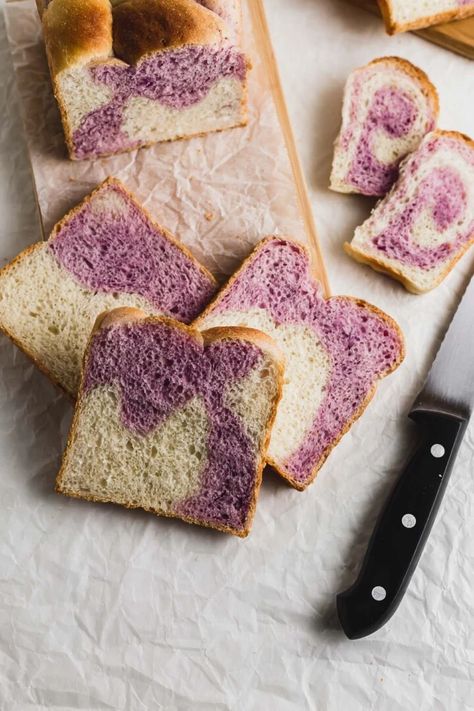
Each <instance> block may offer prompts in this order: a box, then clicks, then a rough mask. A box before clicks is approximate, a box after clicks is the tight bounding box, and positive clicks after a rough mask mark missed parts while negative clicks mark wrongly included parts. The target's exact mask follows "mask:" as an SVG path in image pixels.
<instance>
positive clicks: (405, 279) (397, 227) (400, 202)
mask: <svg viewBox="0 0 474 711" xmlns="http://www.w3.org/2000/svg"><path fill="white" fill-rule="evenodd" d="M473 242H474V141H472V140H471V139H470V138H468V137H467V136H464V135H463V134H461V133H458V132H456V131H441V130H438V131H434V132H433V133H429V134H428V135H427V136H425V138H424V139H423V141H422V143H421V144H420V146H419V148H418V150H416V151H415V152H414V153H412V154H411V155H410V156H408V157H407V158H406V159H405V161H404V162H403V163H402V165H401V168H400V177H399V179H398V181H397V182H396V183H395V185H394V186H393V188H392V190H391V192H390V193H389V194H388V195H387V196H386V197H385V198H384V199H383V200H381V201H380V202H379V203H378V204H377V206H376V207H375V209H374V210H373V212H372V214H371V216H370V217H369V218H368V219H367V220H366V221H365V222H364V223H363V224H362V225H361V226H360V227H358V228H357V229H356V231H355V233H354V237H353V239H352V242H350V243H348V244H345V245H344V247H345V250H346V252H347V253H348V254H349V255H350V256H351V257H353V258H354V259H356V260H357V261H358V262H362V263H364V264H368V265H369V266H371V267H373V268H374V269H375V270H377V271H380V272H383V273H385V274H387V275H388V276H391V277H393V278H394V279H397V280H398V281H400V282H401V283H402V284H403V285H404V287H405V288H406V289H408V291H411V292H412V293H414V294H422V293H424V292H426V291H430V290H431V289H434V288H435V287H437V286H438V285H439V284H440V283H441V282H442V281H443V279H445V278H446V276H447V275H448V274H449V272H450V271H451V270H452V269H453V267H454V266H455V265H456V263H457V262H458V261H459V259H460V258H461V257H462V256H463V254H464V253H465V252H466V251H467V250H468V249H469V247H470V246H471V245H472V244H473Z"/></svg>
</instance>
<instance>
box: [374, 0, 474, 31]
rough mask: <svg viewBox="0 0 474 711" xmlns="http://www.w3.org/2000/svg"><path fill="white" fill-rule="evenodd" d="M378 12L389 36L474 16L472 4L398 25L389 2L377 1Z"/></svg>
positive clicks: (385, 0)
mask: <svg viewBox="0 0 474 711" xmlns="http://www.w3.org/2000/svg"><path fill="white" fill-rule="evenodd" d="M378 4H379V7H380V12H381V13H382V17H383V19H384V22H385V28H386V30H387V33H388V34H389V35H395V34H398V33H399V32H407V31H409V30H421V29H422V28H423V27H431V26H432V25H440V24H441V23H443V22H449V21H450V20H462V19H463V18H464V17H470V16H471V15H474V4H471V5H470V6H468V5H466V6H465V7H454V8H452V9H451V10H445V11H444V12H438V13H435V14H434V15H429V16H428V17H423V18H421V19H419V20H414V21H413V22H405V23H403V22H402V23H399V22H397V21H396V19H395V17H394V14H393V11H392V3H391V0H378Z"/></svg>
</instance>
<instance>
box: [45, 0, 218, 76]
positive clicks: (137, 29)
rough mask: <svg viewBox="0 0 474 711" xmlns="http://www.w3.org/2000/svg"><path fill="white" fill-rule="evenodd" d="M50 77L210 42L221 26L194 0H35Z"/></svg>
mask: <svg viewBox="0 0 474 711" xmlns="http://www.w3.org/2000/svg"><path fill="white" fill-rule="evenodd" d="M37 5H38V10H39V13H40V16H41V17H42V20H43V26H44V37H45V42H46V48H47V52H48V59H49V64H50V67H51V73H52V74H53V76H56V75H58V74H59V73H60V72H62V71H64V70H65V69H70V68H72V67H81V66H83V65H84V64H87V63H88V62H90V61H94V60H101V59H102V60H103V59H107V58H109V57H112V56H114V54H115V55H116V56H118V57H120V58H121V59H122V60H123V61H125V62H127V63H136V62H138V61H139V60H140V59H141V58H142V57H144V56H146V55H147V54H150V53H151V52H159V51H165V50H169V49H177V48H178V47H183V46H185V45H189V44H199V45H211V44H217V43H219V42H222V41H223V40H224V39H226V38H227V36H228V31H227V26H226V24H225V23H224V22H223V21H222V20H221V18H220V17H218V16H217V15H216V14H215V13H214V12H212V11H211V10H208V9H207V8H205V7H203V6H202V5H200V4H199V2H196V0H124V1H123V2H121V3H119V4H116V5H113V4H111V2H110V0H51V2H50V3H49V4H48V5H47V7H45V4H44V2H43V1H42V0H37Z"/></svg>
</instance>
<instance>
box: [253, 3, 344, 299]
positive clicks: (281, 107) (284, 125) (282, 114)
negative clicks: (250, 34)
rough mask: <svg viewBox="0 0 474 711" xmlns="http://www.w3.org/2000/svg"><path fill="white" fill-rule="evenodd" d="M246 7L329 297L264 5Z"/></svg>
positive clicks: (318, 271)
mask: <svg viewBox="0 0 474 711" xmlns="http://www.w3.org/2000/svg"><path fill="white" fill-rule="evenodd" d="M249 8H250V12H251V16H252V24H253V29H254V32H255V35H256V37H257V44H258V45H259V48H260V56H261V59H262V62H263V64H264V67H265V71H266V74H267V77H268V81H269V84H270V87H271V91H272V94H273V100H274V102H275V106H276V110H277V114H278V120H279V122H280V126H281V129H282V133H283V137H284V139H285V144H286V150H287V152H288V157H289V159H290V163H291V169H292V171H293V177H294V181H295V187H296V192H297V196H298V202H299V205H300V212H301V216H302V218H303V222H304V226H305V230H306V233H307V235H308V238H309V240H310V243H311V249H312V252H313V254H312V257H313V268H314V273H315V275H316V276H317V278H318V280H319V281H320V282H321V284H322V286H323V289H324V293H325V295H326V296H330V294H331V291H330V287H329V279H328V275H327V272H326V267H325V264H324V259H323V254H322V249H321V245H320V242H319V238H318V233H317V230H316V223H315V221H314V215H313V210H312V207H311V203H310V200H309V195H308V188H307V185H306V180H305V178H304V174H303V169H302V166H301V161H300V158H299V155H298V151H297V148H296V143H295V138H294V135H293V129H292V127H291V122H290V117H289V114H288V109H287V106H286V101H285V96H284V94H283V89H282V85H281V80H280V73H279V71H278V65H277V62H276V59H275V54H274V51H273V46H272V42H271V39H270V30H269V27H268V22H267V17H266V14H265V8H264V6H263V0H250V2H249ZM289 236H291V235H289Z"/></svg>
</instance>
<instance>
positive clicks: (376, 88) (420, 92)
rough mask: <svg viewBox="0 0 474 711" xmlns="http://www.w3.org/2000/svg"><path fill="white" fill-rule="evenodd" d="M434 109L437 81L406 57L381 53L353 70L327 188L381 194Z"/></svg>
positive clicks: (432, 121)
mask: <svg viewBox="0 0 474 711" xmlns="http://www.w3.org/2000/svg"><path fill="white" fill-rule="evenodd" d="M438 109H439V105H438V94H437V92H436V89H435V87H434V86H433V84H432V83H431V82H430V80H429V79H428V77H427V76H426V74H425V73H424V72H422V71H421V69H418V67H415V66H414V65H413V64H411V63H410V62H408V61H407V60H406V59H400V58H399V57H382V58H380V59H374V60H373V61H372V62H370V64H367V65H366V66H365V67H361V68H360V69H356V70H355V71H353V72H352V73H351V74H350V76H349V78H348V80H347V83H346V87H345V90H344V103H343V108H342V127H341V131H340V134H339V136H338V138H337V140H336V143H335V149H334V160H333V167H332V173H331V185H330V187H331V189H332V190H336V191H338V192H342V193H362V194H363V195H375V196H382V195H385V194H386V193H387V192H388V191H389V190H390V188H391V187H392V185H393V183H394V182H395V180H396V179H397V177H398V166H399V164H400V161H401V160H402V159H403V158H404V157H405V156H406V155H407V154H408V153H410V152H411V151H413V150H415V149H416V148H418V146H419V144H420V142H421V140H422V138H423V136H425V135H426V134H427V133H428V132H429V131H432V130H433V129H434V127H435V125H436V122H437V119H438Z"/></svg>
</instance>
